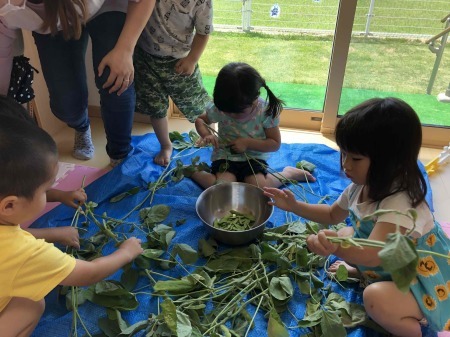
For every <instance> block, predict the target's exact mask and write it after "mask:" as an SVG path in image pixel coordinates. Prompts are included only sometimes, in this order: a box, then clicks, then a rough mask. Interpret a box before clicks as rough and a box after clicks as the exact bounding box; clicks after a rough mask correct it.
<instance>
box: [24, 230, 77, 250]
mask: <svg viewBox="0 0 450 337" xmlns="http://www.w3.org/2000/svg"><path fill="white" fill-rule="evenodd" d="M24 230H25V231H27V232H29V233H30V234H31V235H33V236H34V237H35V238H36V239H44V240H45V241H47V242H50V243H60V244H62V245H64V246H70V247H74V248H76V249H78V248H80V237H79V234H78V230H77V229H76V228H75V227H70V226H64V227H51V228H24Z"/></svg>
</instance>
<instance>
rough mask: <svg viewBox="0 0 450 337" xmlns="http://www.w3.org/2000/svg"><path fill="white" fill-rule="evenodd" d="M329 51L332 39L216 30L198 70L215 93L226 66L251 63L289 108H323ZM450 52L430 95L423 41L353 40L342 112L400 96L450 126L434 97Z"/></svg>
mask: <svg viewBox="0 0 450 337" xmlns="http://www.w3.org/2000/svg"><path fill="white" fill-rule="evenodd" d="M331 48H332V37H331V36H314V35H273V34H262V33H225V32H218V31H216V32H214V33H213V34H212V36H211V38H210V41H209V43H208V46H207V48H206V50H205V52H204V54H203V56H202V58H201V60H200V68H201V71H202V73H203V76H204V80H205V84H206V87H207V88H208V91H209V92H210V93H211V92H212V88H213V86H214V79H215V76H216V74H217V73H218V71H219V70H220V68H221V67H222V66H223V65H225V64H226V63H228V62H231V61H241V62H247V63H249V64H251V65H252V66H254V67H255V68H256V69H258V71H259V72H260V73H261V74H262V75H263V77H265V79H266V81H267V82H269V84H270V87H271V88H272V89H273V91H274V92H275V93H276V94H277V95H279V96H281V98H282V99H284V100H285V101H286V102H287V106H289V107H297V108H305V109H312V110H322V105H323V100H324V95H325V86H326V83H327V77H328V68H329V62H330V56H331ZM448 48H449V50H448V51H446V52H445V53H444V57H443V59H442V62H441V67H440V69H439V72H438V76H437V78H436V81H435V84H434V88H433V92H432V94H431V95H426V88H427V85H428V81H429V78H430V74H431V71H432V68H433V65H434V61H435V55H434V54H432V53H431V52H430V51H429V50H428V47H427V45H426V44H425V43H423V41H419V40H406V39H393V38H389V39H374V38H364V37H354V38H353V39H352V43H351V46H350V53H349V58H348V63H347V68H346V76H345V80H344V88H345V89H344V91H343V95H342V98H341V106H340V113H344V112H345V111H346V110H347V109H348V108H350V107H352V106H354V105H355V104H358V103H360V102H361V101H363V100H365V99H367V98H370V97H374V96H397V97H400V98H403V99H405V100H406V101H407V102H408V103H410V104H411V105H412V106H413V107H414V108H415V109H416V110H417V112H418V113H419V114H420V117H421V121H422V123H424V124H438V125H450V103H441V102H438V101H437V99H436V95H437V94H438V93H440V92H445V89H446V88H447V86H448V85H449V81H450V67H449V64H450V56H449V55H450V44H449V47H448Z"/></svg>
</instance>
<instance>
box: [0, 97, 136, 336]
mask: <svg viewBox="0 0 450 337" xmlns="http://www.w3.org/2000/svg"><path fill="white" fill-rule="evenodd" d="M21 108H22V107H21V106H20V105H16V106H14V105H7V104H4V102H2V101H0V111H4V110H7V109H13V111H12V112H14V111H15V112H17V111H18V109H21ZM31 170H32V174H30V172H31ZM57 171H58V153H57V147H56V144H55V142H54V140H53V139H52V138H51V137H50V135H49V134H48V133H46V132H45V131H44V130H42V129H40V128H38V127H36V126H35V125H32V124H30V123H24V122H23V121H21V120H20V119H19V118H16V117H7V116H4V114H3V115H2V117H1V122H0V177H2V179H0V284H1V285H2V286H1V287H0V332H1V333H0V334H1V336H8V337H9V336H21V337H27V336H30V335H31V334H32V332H33V330H34V328H35V327H36V325H37V324H38V322H39V320H40V318H41V316H42V314H43V312H44V308H45V300H44V297H45V296H46V295H47V294H48V293H49V292H50V291H51V290H52V289H53V288H55V287H56V286H57V285H65V286H87V285H91V284H94V283H96V282H99V281H101V280H102V279H104V278H106V277H108V276H109V275H111V274H113V273H114V272H116V271H117V270H118V269H119V268H121V267H123V266H124V265H125V264H127V263H129V262H131V261H132V260H133V259H134V258H136V257H137V256H138V255H139V254H141V253H142V251H143V249H142V247H141V240H140V239H137V238H135V237H132V238H129V239H127V240H126V241H124V242H123V243H122V244H121V245H120V246H119V248H118V249H117V250H116V251H115V252H113V253H112V254H110V255H107V256H102V257H100V258H97V259H95V260H92V261H83V260H78V259H75V258H74V257H73V256H71V255H68V254H66V253H63V252H62V251H61V250H59V249H58V248H56V247H55V246H54V245H53V244H51V243H49V242H47V241H46V240H45V239H47V238H49V237H50V238H51V239H54V240H55V241H58V240H60V239H61V238H60V235H61V233H58V232H57V231H58V229H57V228H47V229H46V230H47V233H44V235H42V236H43V239H44V240H43V239H38V238H36V237H34V236H33V235H32V234H30V233H29V232H27V231H24V230H22V229H21V227H20V223H23V222H25V221H27V220H30V219H32V218H34V217H35V216H36V215H37V214H39V213H40V212H41V211H42V209H43V208H44V207H45V204H46V202H47V199H46V193H47V191H48V190H49V189H50V188H51V186H52V185H53V183H54V180H55V177H56V174H57ZM68 228H70V227H68ZM75 230H76V229H75ZM63 236H64V235H63ZM75 236H76V239H78V234H76V235H75ZM72 246H74V244H73V243H72ZM68 329H70V328H68Z"/></svg>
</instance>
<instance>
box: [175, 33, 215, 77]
mask: <svg viewBox="0 0 450 337" xmlns="http://www.w3.org/2000/svg"><path fill="white" fill-rule="evenodd" d="M208 40H209V35H201V34H195V36H194V39H193V40H192V45H191V50H190V52H189V54H188V55H187V56H186V57H184V58H182V59H179V60H178V62H177V63H176V64H175V71H176V72H177V73H178V74H180V75H185V76H191V75H192V73H193V72H194V70H195V65H196V64H197V63H198V61H199V60H200V57H201V56H202V54H203V51H204V50H205V48H206V45H207V44H208Z"/></svg>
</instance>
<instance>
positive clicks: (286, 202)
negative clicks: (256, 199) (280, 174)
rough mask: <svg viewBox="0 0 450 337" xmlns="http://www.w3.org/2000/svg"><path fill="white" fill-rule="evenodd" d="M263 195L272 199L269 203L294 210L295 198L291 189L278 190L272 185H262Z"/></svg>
mask: <svg viewBox="0 0 450 337" xmlns="http://www.w3.org/2000/svg"><path fill="white" fill-rule="evenodd" d="M264 195H266V196H268V197H269V198H272V200H273V201H269V202H268V204H269V205H273V206H276V207H278V208H281V209H282V210H285V211H288V212H294V208H295V205H296V204H297V200H296V199H295V195H294V194H293V193H292V192H291V191H289V190H280V189H278V188H273V187H264Z"/></svg>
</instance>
